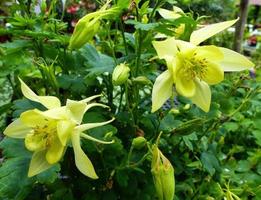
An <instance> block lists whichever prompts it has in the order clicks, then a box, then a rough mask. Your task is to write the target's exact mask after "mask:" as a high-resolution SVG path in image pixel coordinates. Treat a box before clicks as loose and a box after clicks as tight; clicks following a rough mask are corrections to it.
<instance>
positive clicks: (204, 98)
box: [190, 79, 211, 112]
mask: <svg viewBox="0 0 261 200" xmlns="http://www.w3.org/2000/svg"><path fill="white" fill-rule="evenodd" d="M195 85H196V92H195V94H194V96H193V97H190V100H191V101H192V102H193V103H194V104H196V105H197V106H198V107H199V108H201V109H202V110H203V111H205V112H208V111H209V107H210V102H211V91H210V88H209V86H208V84H207V83H205V82H204V81H200V80H199V79H195Z"/></svg>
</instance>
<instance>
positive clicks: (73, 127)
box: [4, 80, 113, 179]
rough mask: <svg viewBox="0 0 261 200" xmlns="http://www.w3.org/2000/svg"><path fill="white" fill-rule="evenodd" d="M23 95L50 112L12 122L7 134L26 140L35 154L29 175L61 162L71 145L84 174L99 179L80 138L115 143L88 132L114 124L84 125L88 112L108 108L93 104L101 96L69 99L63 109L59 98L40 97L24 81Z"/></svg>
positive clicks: (33, 113) (25, 115) (31, 113)
mask: <svg viewBox="0 0 261 200" xmlns="http://www.w3.org/2000/svg"><path fill="white" fill-rule="evenodd" d="M20 82H21V90H22V93H23V95H24V96H25V97H26V98H28V99H30V100H32V101H36V102H39V103H41V104H42V105H43V106H45V107H46V108H47V109H48V110H46V111H40V110H38V109H33V110H28V111H25V112H23V113H22V114H21V116H20V117H19V118H18V119H17V120H15V121H14V122H12V123H11V124H10V125H9V126H8V127H7V128H6V129H5V131H4V134H5V135H6V136H9V137H12V138H24V140H25V147H26V148H27V149H28V150H29V151H32V152H33V156H32V159H31V162H30V167H29V171H28V176H29V177H31V176H34V175H37V174H39V173H41V172H43V171H45V170H47V169H48V168H50V167H51V166H53V165H54V164H56V163H58V162H59V161H60V160H61V159H62V156H63V154H64V153H65V151H66V148H67V146H68V143H69V142H71V143H72V146H73V150H74V155H75V164H76V166H77V168H78V169H79V171H81V172H82V173H83V174H84V175H86V176H88V177H90V178H93V179H96V178H98V176H97V175H96V173H95V170H94V167H93V165H92V163H91V161H90V160H89V158H88V157H87V156H86V154H85V153H84V152H83V150H82V149H81V146H80V137H83V138H85V139H89V140H92V141H95V142H100V143H103V144H108V143H112V142H113V141H111V142H106V141H101V140H98V139H96V138H93V137H91V136H89V135H87V134H85V133H84V131H86V130H89V129H91V128H95V127H99V126H103V125H105V124H108V123H110V122H112V121H113V119H112V120H109V121H106V122H101V123H88V124H82V125H81V122H82V118H83V115H84V113H85V112H86V111H87V110H88V109H90V108H92V107H94V106H101V107H107V106H106V105H103V104H100V103H89V104H88V102H90V101H91V100H93V99H95V98H97V97H99V96H100V95H96V96H92V97H89V98H87V99H84V100H82V101H73V100H67V102H66V106H61V103H60V101H59V99H58V98H56V97H53V96H38V95H36V94H35V93H34V92H33V91H32V90H31V89H30V88H29V87H28V86H27V85H26V84H25V83H24V82H23V81H22V80H20Z"/></svg>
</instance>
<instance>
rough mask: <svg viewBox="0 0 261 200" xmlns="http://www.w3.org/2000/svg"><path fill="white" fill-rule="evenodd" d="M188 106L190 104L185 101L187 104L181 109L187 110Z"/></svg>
mask: <svg viewBox="0 0 261 200" xmlns="http://www.w3.org/2000/svg"><path fill="white" fill-rule="evenodd" d="M190 107H191V106H190V104H188V103H187V104H186V105H185V106H184V107H183V110H189V109H190Z"/></svg>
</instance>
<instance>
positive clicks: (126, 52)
mask: <svg viewBox="0 0 261 200" xmlns="http://www.w3.org/2000/svg"><path fill="white" fill-rule="evenodd" d="M120 29H121V35H122V39H123V44H124V48H125V54H126V56H128V46H127V42H126V38H125V34H124V27H123V23H122V19H120Z"/></svg>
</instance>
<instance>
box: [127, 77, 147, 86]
mask: <svg viewBox="0 0 261 200" xmlns="http://www.w3.org/2000/svg"><path fill="white" fill-rule="evenodd" d="M132 81H133V82H136V83H139V84H143V85H152V83H151V81H150V80H149V79H148V78H147V77H145V76H138V77H136V78H133V80H132Z"/></svg>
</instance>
